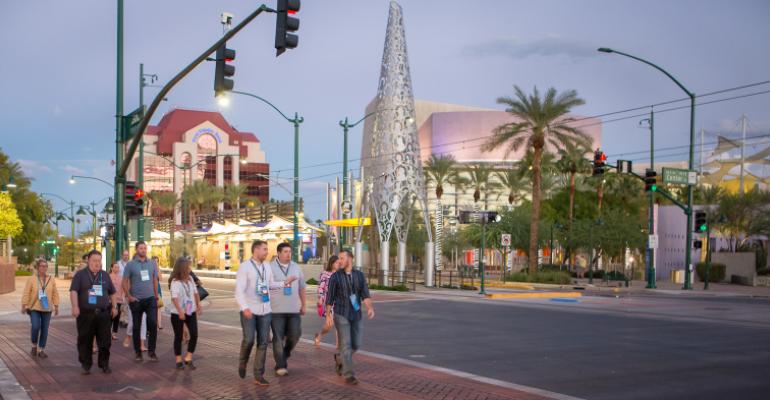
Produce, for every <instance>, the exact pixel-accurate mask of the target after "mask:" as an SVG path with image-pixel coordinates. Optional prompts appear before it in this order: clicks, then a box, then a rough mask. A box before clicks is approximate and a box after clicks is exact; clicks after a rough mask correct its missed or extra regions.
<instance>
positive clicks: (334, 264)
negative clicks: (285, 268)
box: [315, 256, 340, 346]
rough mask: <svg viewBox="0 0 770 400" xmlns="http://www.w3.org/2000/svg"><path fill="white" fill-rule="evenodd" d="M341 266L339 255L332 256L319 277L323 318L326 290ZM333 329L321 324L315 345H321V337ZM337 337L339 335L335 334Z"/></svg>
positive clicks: (320, 309) (320, 315)
mask: <svg viewBox="0 0 770 400" xmlns="http://www.w3.org/2000/svg"><path fill="white" fill-rule="evenodd" d="M339 267H340V262H339V257H337V256H331V257H329V261H328V262H327V263H326V268H325V269H324V270H323V271H321V276H320V277H319V278H318V306H317V307H318V316H319V317H321V318H326V310H325V307H326V291H327V289H328V288H329V278H331V276H332V274H334V273H335V272H337V269H338V268H339ZM330 330H331V327H330V326H325V325H324V326H321V330H320V331H318V333H316V334H315V345H316V346H320V345H321V338H322V337H323V336H324V335H326V334H327V333H329V331H330ZM334 337H335V338H336V337H337V335H334Z"/></svg>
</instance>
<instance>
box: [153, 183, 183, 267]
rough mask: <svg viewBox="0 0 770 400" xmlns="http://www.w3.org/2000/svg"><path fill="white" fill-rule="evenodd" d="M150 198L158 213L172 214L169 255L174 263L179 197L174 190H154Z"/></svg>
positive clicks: (163, 214)
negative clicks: (176, 215)
mask: <svg viewBox="0 0 770 400" xmlns="http://www.w3.org/2000/svg"><path fill="white" fill-rule="evenodd" d="M150 200H152V203H153V205H154V206H155V207H157V209H158V213H159V214H160V215H161V216H167V215H170V216H171V224H170V228H169V231H168V234H169V242H168V257H169V262H170V263H171V264H169V265H173V260H174V234H175V233H176V232H175V230H176V229H175V228H176V220H175V218H174V217H175V214H176V206H177V205H179V197H178V196H177V195H176V193H174V192H162V191H158V190H154V191H152V192H150Z"/></svg>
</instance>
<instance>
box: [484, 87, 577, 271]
mask: <svg viewBox="0 0 770 400" xmlns="http://www.w3.org/2000/svg"><path fill="white" fill-rule="evenodd" d="M514 92H515V97H500V98H498V99H497V103H498V104H504V105H506V106H507V108H506V111H507V112H508V113H510V114H511V115H513V116H514V117H515V118H516V121H514V122H509V123H507V124H503V125H500V126H498V127H497V128H495V129H494V131H493V133H494V135H493V136H492V137H491V138H489V140H487V142H486V143H484V146H483V147H482V149H484V150H485V151H491V150H494V149H497V148H499V147H504V148H505V154H506V156H507V155H509V154H510V153H511V152H512V151H517V150H519V149H520V148H521V147H522V146H524V147H526V148H529V149H532V153H533V157H532V161H533V162H532V177H533V179H532V220H531V221H530V228H529V229H530V239H529V270H530V271H531V272H535V271H537V247H538V246H537V237H538V234H537V233H538V225H539V223H540V195H541V193H540V181H541V167H542V157H543V152H544V151H545V146H546V144H550V145H551V146H553V147H554V148H561V147H563V146H565V144H566V143H568V142H578V143H583V144H585V143H587V142H588V140H589V137H588V135H586V134H585V133H584V132H582V131H581V130H580V129H578V128H575V127H572V126H570V125H569V124H570V123H571V122H574V118H572V117H568V116H567V114H569V112H570V111H571V110H572V108H573V107H577V106H580V105H583V104H585V101H583V99H581V98H579V97H578V95H577V92H576V91H574V90H568V91H566V92H563V93H561V94H559V93H557V92H556V89H554V88H550V89H548V91H546V92H545V95H544V96H543V97H541V95H540V92H539V91H538V90H537V87H535V89H534V91H533V93H532V94H531V95H527V94H525V93H524V91H523V90H521V88H520V87H518V86H514Z"/></svg>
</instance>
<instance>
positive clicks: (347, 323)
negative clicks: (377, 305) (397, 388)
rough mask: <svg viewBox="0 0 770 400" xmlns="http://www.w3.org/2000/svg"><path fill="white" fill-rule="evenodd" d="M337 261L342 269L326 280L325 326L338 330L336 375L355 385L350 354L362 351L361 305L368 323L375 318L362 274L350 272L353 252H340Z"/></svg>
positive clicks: (335, 357)
mask: <svg viewBox="0 0 770 400" xmlns="http://www.w3.org/2000/svg"><path fill="white" fill-rule="evenodd" d="M339 259H340V264H341V266H342V268H340V269H339V270H337V272H335V273H334V274H333V275H332V276H331V278H329V288H328V290H327V292H326V326H327V327H329V328H331V325H332V324H334V327H335V328H336V329H337V353H336V354H334V362H335V364H336V366H337V374H339V375H342V376H344V377H345V382H347V383H348V384H351V385H356V384H358V379H356V376H355V373H354V372H353V353H355V351H356V350H358V349H359V347H361V341H362V339H363V330H362V329H363V323H362V316H361V303H362V302H363V303H364V304H365V305H366V315H367V317H368V318H369V319H372V318H374V306H373V305H372V299H371V296H370V295H369V286H368V285H367V284H366V278H365V277H364V274H363V272H361V271H359V270H355V269H353V252H351V251H350V250H342V251H341V252H340V254H339ZM332 310H334V312H332Z"/></svg>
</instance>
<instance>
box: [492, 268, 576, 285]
mask: <svg viewBox="0 0 770 400" xmlns="http://www.w3.org/2000/svg"><path fill="white" fill-rule="evenodd" d="M506 280H510V281H513V282H528V283H554V284H558V285H565V284H568V283H570V282H572V278H571V277H570V274H569V272H567V271H538V272H535V273H534V274H529V273H527V272H516V273H513V274H509V275H507V276H506Z"/></svg>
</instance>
